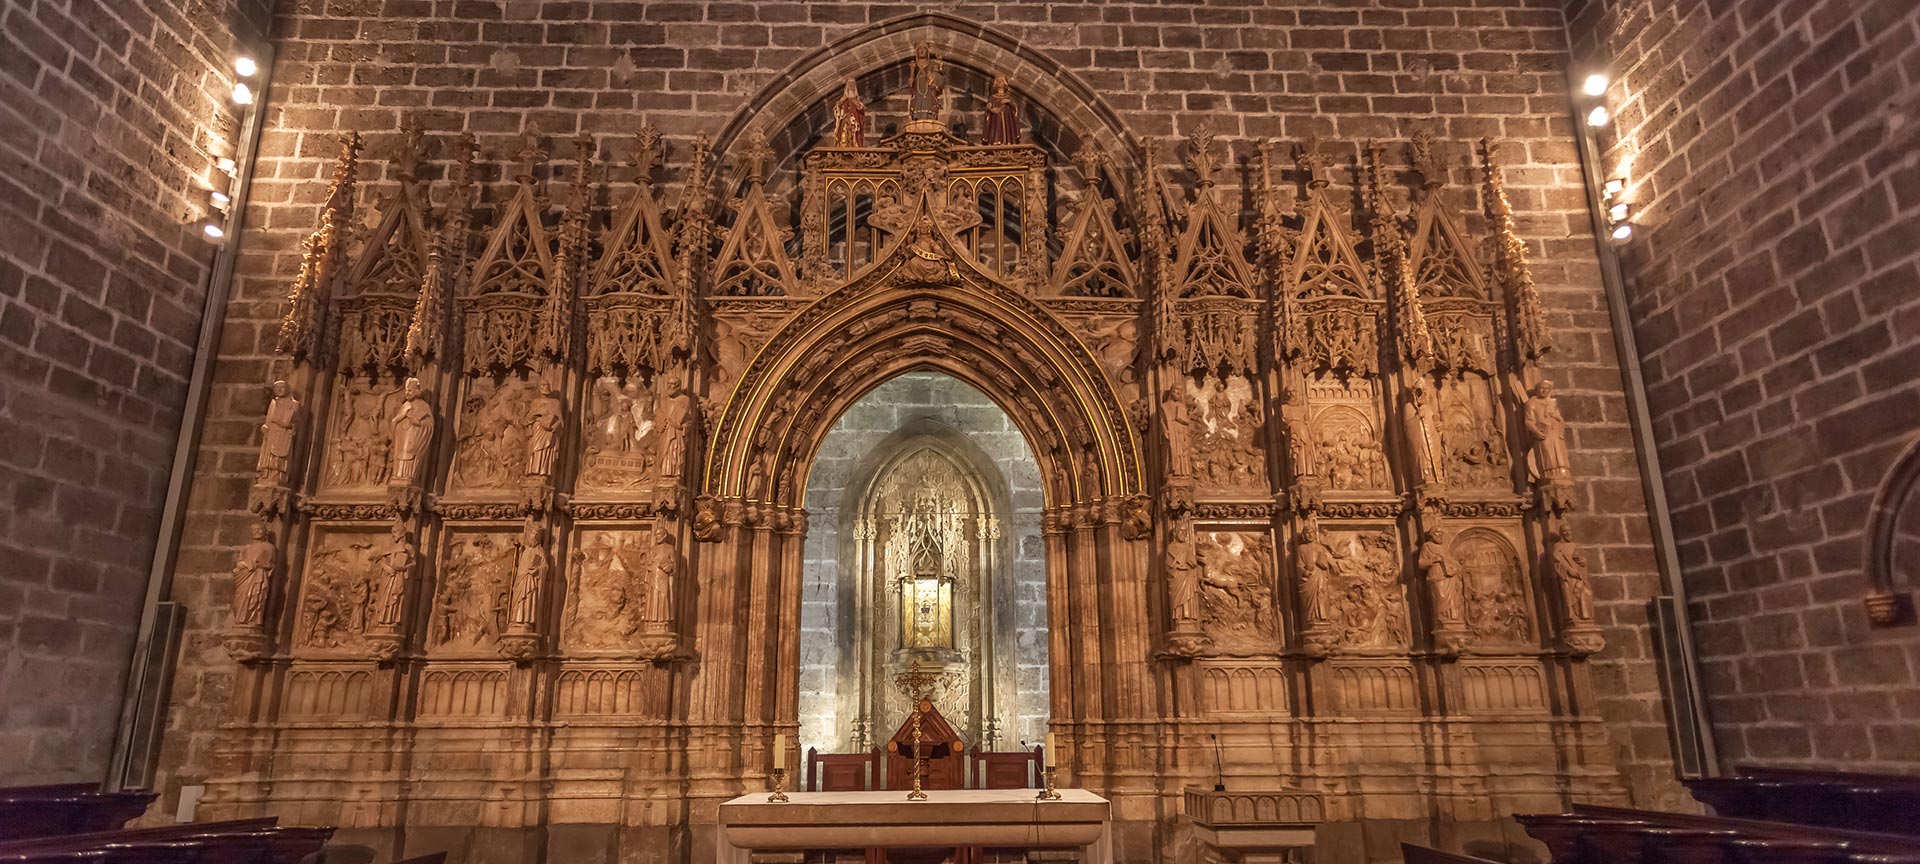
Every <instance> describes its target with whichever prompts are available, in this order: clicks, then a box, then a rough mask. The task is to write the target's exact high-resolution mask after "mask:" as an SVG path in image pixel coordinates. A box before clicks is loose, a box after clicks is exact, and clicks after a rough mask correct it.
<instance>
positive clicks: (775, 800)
mask: <svg viewBox="0 0 1920 864" xmlns="http://www.w3.org/2000/svg"><path fill="white" fill-rule="evenodd" d="M786 789H787V769H785V768H775V769H773V794H771V795H768V796H767V803H768V804H779V803H782V802H784V801H786V800H787V792H786Z"/></svg>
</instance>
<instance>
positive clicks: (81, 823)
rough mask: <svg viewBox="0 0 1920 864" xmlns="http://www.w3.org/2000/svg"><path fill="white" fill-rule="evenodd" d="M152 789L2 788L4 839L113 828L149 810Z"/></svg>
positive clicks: (77, 785) (0, 819)
mask: <svg viewBox="0 0 1920 864" xmlns="http://www.w3.org/2000/svg"><path fill="white" fill-rule="evenodd" d="M156 797H158V796H157V795H155V794H154V793H152V792H102V791H100V790H99V789H98V788H97V787H95V786H93V785H92V784H88V783H61V784H57V785H52V786H13V787H8V788H5V789H0V840H13V839H18V838H24V837H50V836H58V835H62V834H80V833H85V832H91V831H111V830H113V829H115V828H119V827H120V826H122V825H125V824H127V820H129V819H132V818H134V817H135V816H139V815H140V814H141V813H144V812H146V809H147V805H149V804H152V803H153V799H154V798H156Z"/></svg>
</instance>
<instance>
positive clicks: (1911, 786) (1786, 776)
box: [1687, 765, 1920, 836]
mask: <svg viewBox="0 0 1920 864" xmlns="http://www.w3.org/2000/svg"><path fill="white" fill-rule="evenodd" d="M1735 771H1736V775H1735V776H1733V777H1710V778H1704V779H1699V780H1689V781H1687V789H1688V791H1690V792H1692V793H1693V797H1694V798H1696V799H1698V800H1699V801H1700V803H1702V804H1705V805H1707V806H1709V807H1712V808H1713V812H1714V813H1716V814H1718V815H1721V816H1730V817H1734V818H1738V819H1756V820H1763V821H1778V822H1792V823H1795V824H1800V825H1812V826H1819V827H1824V828H1847V829H1853V830H1860V831H1878V832H1882V833H1893V834H1907V835H1912V836H1920V819H1916V818H1915V816H1916V814H1920V777H1906V776H1900V775H1893V774H1866V773H1860V772H1842V771H1814V770H1807V769H1799V768H1761V767H1756V766H1746V765H1743V766H1740V767H1738V768H1736V769H1735Z"/></svg>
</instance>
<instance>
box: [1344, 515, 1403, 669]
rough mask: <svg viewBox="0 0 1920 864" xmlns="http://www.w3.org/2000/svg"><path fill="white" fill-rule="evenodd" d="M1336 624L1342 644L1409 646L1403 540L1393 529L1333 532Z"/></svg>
mask: <svg viewBox="0 0 1920 864" xmlns="http://www.w3.org/2000/svg"><path fill="white" fill-rule="evenodd" d="M1332 539H1333V542H1331V543H1330V544H1329V548H1331V549H1332V550H1333V572H1334V579H1333V584H1334V594H1335V597H1336V599H1335V601H1334V603H1333V608H1334V609H1336V610H1337V615H1335V616H1334V620H1333V624H1334V626H1335V628H1336V629H1337V630H1338V633H1339V636H1338V638H1337V639H1336V640H1335V641H1336V643H1337V645H1338V646H1339V647H1341V648H1343V649H1353V650H1362V651H1372V650H1377V649H1394V648H1405V647H1406V645H1407V643H1408V638H1409V633H1408V628H1407V600H1406V594H1405V593H1404V591H1403V590H1402V588H1401V585H1400V544H1399V542H1398V541H1397V540H1396V539H1395V538H1394V536H1393V534H1392V532H1389V531H1350V532H1339V533H1335V534H1333V537H1332Z"/></svg>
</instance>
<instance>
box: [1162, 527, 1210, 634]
mask: <svg viewBox="0 0 1920 864" xmlns="http://www.w3.org/2000/svg"><path fill="white" fill-rule="evenodd" d="M1193 535H1194V531H1193V521H1192V520H1191V519H1187V518H1184V517H1183V518H1177V519H1175V520H1174V521H1173V527H1172V529H1171V530H1170V531H1169V532H1168V536H1167V549H1166V554H1165V555H1164V556H1162V560H1163V561H1164V562H1165V566H1166V570H1167V600H1168V606H1169V608H1171V609H1172V610H1173V620H1174V621H1175V622H1192V621H1198V620H1200V579H1201V570H1200V562H1199V558H1198V547H1197V545H1196V544H1195V542H1194V536H1193Z"/></svg>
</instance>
